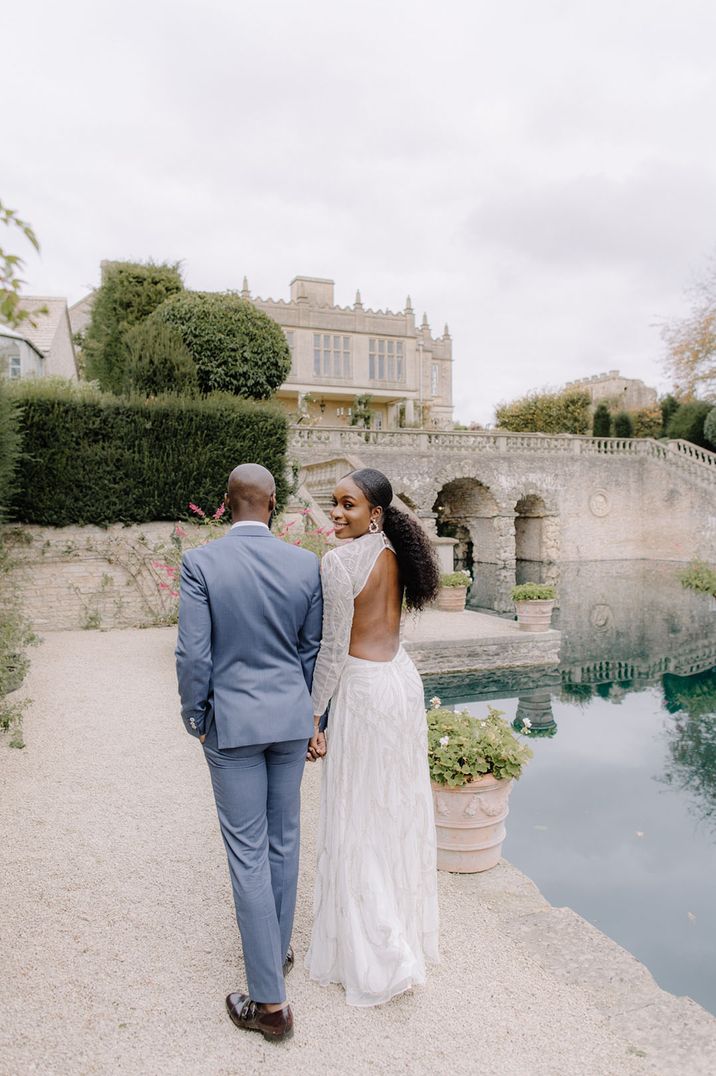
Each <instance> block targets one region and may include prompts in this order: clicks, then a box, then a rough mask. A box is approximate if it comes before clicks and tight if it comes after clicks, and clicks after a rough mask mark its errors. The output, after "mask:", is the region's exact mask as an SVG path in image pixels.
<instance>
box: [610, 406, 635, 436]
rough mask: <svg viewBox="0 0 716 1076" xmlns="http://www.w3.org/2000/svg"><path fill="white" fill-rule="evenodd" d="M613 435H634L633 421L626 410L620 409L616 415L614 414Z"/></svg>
mask: <svg viewBox="0 0 716 1076" xmlns="http://www.w3.org/2000/svg"><path fill="white" fill-rule="evenodd" d="M614 436H615V437H633V436H634V421H633V419H632V417H631V415H630V414H629V412H628V411H620V412H619V414H618V415H615V416H614Z"/></svg>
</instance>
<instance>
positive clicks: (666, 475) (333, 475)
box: [289, 426, 716, 586]
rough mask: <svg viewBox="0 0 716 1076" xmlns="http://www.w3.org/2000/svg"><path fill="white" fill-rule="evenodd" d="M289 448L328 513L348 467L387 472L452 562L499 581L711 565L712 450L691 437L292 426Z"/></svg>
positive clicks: (714, 537)
mask: <svg viewBox="0 0 716 1076" xmlns="http://www.w3.org/2000/svg"><path fill="white" fill-rule="evenodd" d="M289 454H290V456H291V457H292V458H293V459H294V460H295V461H296V462H297V463H298V464H299V467H300V478H299V482H300V484H301V486H302V493H303V494H304V495H306V496H307V497H308V498H309V499H310V500H312V501H315V502H317V503H318V505H320V506H321V507H322V508H323V509H324V510H325V508H326V507H327V506H328V504H329V503H330V492H331V489H332V488H333V485H334V483H335V481H336V479H337V478H339V477H340V476H341V475H342V474H345V472H346V471H347V470H350V469H351V468H353V467H359V466H370V467H377V468H379V469H380V470H381V471H384V472H385V473H386V474H387V475H388V477H389V478H390V480H391V482H392V483H393V488H394V490H395V493H396V495H397V496H398V497H399V499H400V500H401V501H403V502H404V504H405V505H407V506H408V507H409V508H411V509H412V510H413V511H415V512H416V514H417V515H418V516H420V517H421V519H422V521H423V523H424V525H425V527H426V529H427V530H428V531H429V532H431V533H432V534H436V533H437V534H442V535H447V536H450V537H452V538H454V539H456V540H457V545H456V550H455V551H456V558H457V562H458V563H459V564H464V563H466V561H467V562H469V561H474V563H476V564H486V565H487V564H493V565H497V566H498V567H499V569H500V570H501V571H502V572H503V574H504V575H505V579H504V583H505V586H506V585H507V583H508V582H509V581H510V580H511V579H514V572H515V566H516V564H517V563H518V562H521V561H539V562H542V563H543V564H550V563H552V564H558V563H559V562H564V561H599V560H641V559H648V560H661V561H664V560H671V561H690V560H692V559H694V558H698V559H701V560H705V561H710V562H714V561H716V453H713V452H706V451H704V450H703V449H700V448H698V447H697V446H695V445H693V444H691V443H690V442H688V441H669V442H660V441H654V440H651V439H646V438H644V439H641V438H640V439H636V438H635V439H621V438H613V437H606V438H600V437H577V436H571V435H568V434H561V435H557V436H552V435H548V434H534V433H532V434H522V433H507V432H503V431H494V430H491V431H481V432H472V431H469V432H463V431H451V432H446V431H440V430H435V431H429V430H410V429H406V430H385V431H383V430H360V429H357V428H351V427H348V428H345V427H343V428H329V427H323V426H314V427H306V428H304V427H300V426H296V427H293V428H292V430H291V435H290V447H289ZM547 574H548V573H547Z"/></svg>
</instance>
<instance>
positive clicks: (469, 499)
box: [432, 478, 498, 569]
mask: <svg viewBox="0 0 716 1076" xmlns="http://www.w3.org/2000/svg"><path fill="white" fill-rule="evenodd" d="M432 510H433V512H435V513H436V515H437V521H436V522H437V531H438V535H439V536H440V537H444V538H456V539H457V542H458V544H457V545H456V547H455V555H456V560H460V561H461V563H460V564H459V565H458V566H459V567H461V568H462V567H467V568H468V569H470V568H471V567H472V565H473V564H496V563H497V560H498V557H497V532H496V529H495V519H496V517H497V515H498V507H497V501H496V500H495V498H494V496H493V495H492V493H491V492H490V490H489V489H488V488H487V486H484V485H483V484H482V482H478V480H477V479H476V478H454V479H452V481H450V482H446V484H445V485H444V486H443V488H442V489H441V490H440V492H439V493H438V495H437V498H436V500H435V503H434V505H433V509H432Z"/></svg>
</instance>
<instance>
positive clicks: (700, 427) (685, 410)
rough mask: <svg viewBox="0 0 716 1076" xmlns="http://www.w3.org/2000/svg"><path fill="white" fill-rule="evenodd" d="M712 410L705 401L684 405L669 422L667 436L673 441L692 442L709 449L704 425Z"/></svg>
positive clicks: (694, 401)
mask: <svg viewBox="0 0 716 1076" xmlns="http://www.w3.org/2000/svg"><path fill="white" fill-rule="evenodd" d="M710 410H711V405H710V404H707V403H705V402H704V401H703V400H690V401H689V402H688V403H682V404H681V406H680V407H679V409H678V411H676V412H675V413H674V414H673V415H672V416H671V419H670V420H669V425H668V427H667V430H666V436H667V437H670V438H672V439H673V440H681V441H692V442H693V444H695V445H700V447H701V448H708V447H709V446H708V443H707V441H706V436H705V433H704V424H705V422H706V416H707V415H708V413H709V411H710Z"/></svg>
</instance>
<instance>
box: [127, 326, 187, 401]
mask: <svg viewBox="0 0 716 1076" xmlns="http://www.w3.org/2000/svg"><path fill="white" fill-rule="evenodd" d="M125 340H126V344H127V360H126V365H125V368H124V381H123V389H124V391H125V393H127V394H128V395H131V394H132V393H137V394H139V395H141V396H161V395H162V394H163V393H174V394H179V395H184V396H195V395H197V393H198V391H199V381H198V378H197V375H196V363H195V362H194V360H193V359H192V357H191V355H190V354H189V351H188V350H187V348H186V347H185V346H184V341H183V340H182V338H181V336H180V334H179V333H178V331H177V330H176V329H174V328H172V326H171V325H165V324H164V323H163V322H161V321H155V320H154V319H153V318H148V319H147V320H146V321H143V322H141V324H139V325H135V327H134V328H133V329H130V330H129V332H128V333H127V334H126V337H125Z"/></svg>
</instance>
